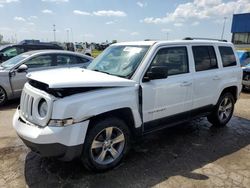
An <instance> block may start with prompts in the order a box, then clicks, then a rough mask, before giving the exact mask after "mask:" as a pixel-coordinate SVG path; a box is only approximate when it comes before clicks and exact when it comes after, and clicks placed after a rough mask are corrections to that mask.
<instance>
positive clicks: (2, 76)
mask: <svg viewBox="0 0 250 188" xmlns="http://www.w3.org/2000/svg"><path fill="white" fill-rule="evenodd" d="M92 60H93V58H92V57H89V56H86V55H83V54H80V53H75V52H69V51H62V50H39V51H30V52H27V53H23V54H20V55H18V56H16V57H14V58H11V59H9V60H8V61H5V62H4V63H2V64H0V106H1V105H3V104H4V103H5V102H6V101H7V100H10V99H14V98H19V97H20V96H21V92H22V89H23V86H24V84H25V82H26V81H27V78H26V74H27V73H28V72H32V71H40V70H47V69H55V68H65V67H83V68H85V67H87V66H88V65H89V63H90V62H91V61H92ZM66 79H67V78H66Z"/></svg>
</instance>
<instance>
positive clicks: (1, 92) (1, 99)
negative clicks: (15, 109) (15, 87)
mask: <svg viewBox="0 0 250 188" xmlns="http://www.w3.org/2000/svg"><path fill="white" fill-rule="evenodd" d="M5 100H6V94H5V91H4V90H3V88H1V87H0V104H2V103H4V101H5Z"/></svg>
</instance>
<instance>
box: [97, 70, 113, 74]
mask: <svg viewBox="0 0 250 188" xmlns="http://www.w3.org/2000/svg"><path fill="white" fill-rule="evenodd" d="M93 71H96V72H101V73H106V74H109V75H112V74H110V73H109V72H105V71H101V70H98V69H93Z"/></svg>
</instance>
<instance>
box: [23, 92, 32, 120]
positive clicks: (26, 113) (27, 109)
mask: <svg viewBox="0 0 250 188" xmlns="http://www.w3.org/2000/svg"><path fill="white" fill-rule="evenodd" d="M33 101H34V98H33V97H32V96H30V95H28V94H27V93H26V92H25V91H23V93H22V97H21V104H20V109H21V113H22V116H23V117H25V118H27V119H28V120H32V110H33Z"/></svg>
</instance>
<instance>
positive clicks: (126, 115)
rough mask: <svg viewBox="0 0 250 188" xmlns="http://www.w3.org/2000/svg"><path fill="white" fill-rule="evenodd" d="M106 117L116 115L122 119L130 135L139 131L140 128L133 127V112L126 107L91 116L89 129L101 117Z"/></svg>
mask: <svg viewBox="0 0 250 188" xmlns="http://www.w3.org/2000/svg"><path fill="white" fill-rule="evenodd" d="M107 117H116V118H119V119H121V120H123V121H124V122H125V124H126V125H127V126H128V128H129V131H130V132H131V133H132V136H135V135H138V134H140V133H141V132H140V128H136V127H135V118H134V115H133V112H132V110H131V109H130V108H128V107H125V108H119V109H115V110H111V111H108V112H104V113H101V114H98V115H96V116H93V117H91V118H90V123H89V129H91V128H92V127H93V125H94V124H95V123H96V122H97V121H101V120H102V119H104V118H107Z"/></svg>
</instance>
